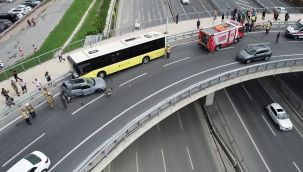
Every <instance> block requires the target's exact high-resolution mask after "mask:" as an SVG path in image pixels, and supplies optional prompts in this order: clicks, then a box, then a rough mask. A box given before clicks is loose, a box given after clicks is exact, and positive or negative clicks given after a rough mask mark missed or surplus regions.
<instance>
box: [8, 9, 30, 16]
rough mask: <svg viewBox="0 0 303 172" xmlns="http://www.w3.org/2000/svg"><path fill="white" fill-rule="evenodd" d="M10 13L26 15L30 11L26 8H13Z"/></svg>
mask: <svg viewBox="0 0 303 172" xmlns="http://www.w3.org/2000/svg"><path fill="white" fill-rule="evenodd" d="M8 13H16V14H19V13H20V14H22V17H23V16H25V15H26V14H27V13H28V11H27V9H26V8H13V9H11V10H9V11H8Z"/></svg>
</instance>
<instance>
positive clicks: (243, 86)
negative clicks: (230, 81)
mask: <svg viewBox="0 0 303 172" xmlns="http://www.w3.org/2000/svg"><path fill="white" fill-rule="evenodd" d="M241 86H242V88H243V89H244V91H245V92H246V94H247V95H248V97H249V99H250V100H252V97H251V95H250V94H249V92H248V91H247V89H246V87H245V85H244V84H241Z"/></svg>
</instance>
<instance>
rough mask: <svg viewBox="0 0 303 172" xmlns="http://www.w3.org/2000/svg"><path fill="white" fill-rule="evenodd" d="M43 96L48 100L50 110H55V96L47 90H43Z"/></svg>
mask: <svg viewBox="0 0 303 172" xmlns="http://www.w3.org/2000/svg"><path fill="white" fill-rule="evenodd" d="M43 95H44V96H45V98H46V101H47V104H48V106H49V107H50V108H52V109H54V108H55V100H54V98H53V95H52V93H51V92H50V91H48V90H47V88H44V89H43Z"/></svg>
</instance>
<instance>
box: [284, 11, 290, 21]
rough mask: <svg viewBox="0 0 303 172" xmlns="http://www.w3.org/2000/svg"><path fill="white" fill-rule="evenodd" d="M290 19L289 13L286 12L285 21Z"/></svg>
mask: <svg viewBox="0 0 303 172" xmlns="http://www.w3.org/2000/svg"><path fill="white" fill-rule="evenodd" d="M288 19H289V13H288V12H286V13H285V21H288Z"/></svg>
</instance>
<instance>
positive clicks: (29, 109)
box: [21, 103, 36, 125]
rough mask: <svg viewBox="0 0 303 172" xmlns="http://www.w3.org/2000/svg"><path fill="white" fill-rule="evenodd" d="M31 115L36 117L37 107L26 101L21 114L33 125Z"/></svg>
mask: <svg viewBox="0 0 303 172" xmlns="http://www.w3.org/2000/svg"><path fill="white" fill-rule="evenodd" d="M29 115H31V116H32V118H33V119H34V118H35V117H36V112H35V107H34V106H33V105H32V104H31V103H26V105H25V107H21V116H22V118H23V119H24V120H25V122H26V123H27V124H28V125H32V123H31V121H30V118H29Z"/></svg>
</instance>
